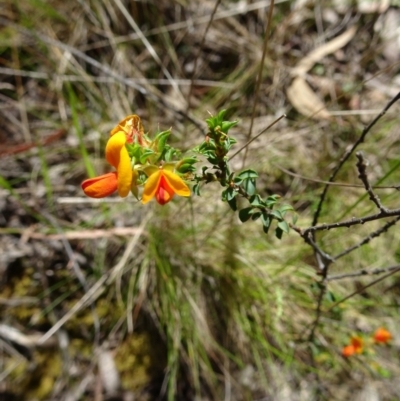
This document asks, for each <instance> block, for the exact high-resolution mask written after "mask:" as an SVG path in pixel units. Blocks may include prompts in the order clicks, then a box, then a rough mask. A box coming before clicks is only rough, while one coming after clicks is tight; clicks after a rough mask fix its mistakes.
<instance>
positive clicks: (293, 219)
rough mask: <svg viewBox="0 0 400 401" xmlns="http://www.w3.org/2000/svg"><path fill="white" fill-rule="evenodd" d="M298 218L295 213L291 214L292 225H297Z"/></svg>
mask: <svg viewBox="0 0 400 401" xmlns="http://www.w3.org/2000/svg"><path fill="white" fill-rule="evenodd" d="M298 218H299V216H298V214H297V213H295V214H293V216H292V223H293V225H295V224H296V223H297V219H298Z"/></svg>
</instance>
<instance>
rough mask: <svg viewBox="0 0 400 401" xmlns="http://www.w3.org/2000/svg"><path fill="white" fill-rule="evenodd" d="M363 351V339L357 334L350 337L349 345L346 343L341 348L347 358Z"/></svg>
mask: <svg viewBox="0 0 400 401" xmlns="http://www.w3.org/2000/svg"><path fill="white" fill-rule="evenodd" d="M362 352H363V339H362V338H361V337H358V336H354V337H351V340H350V345H346V346H345V347H343V349H342V355H343V356H344V357H345V358H348V357H350V356H352V355H354V354H361V353H362Z"/></svg>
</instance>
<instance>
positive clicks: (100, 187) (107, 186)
mask: <svg viewBox="0 0 400 401" xmlns="http://www.w3.org/2000/svg"><path fill="white" fill-rule="evenodd" d="M117 188H118V180H117V173H116V172H113V173H108V174H104V175H100V176H98V177H94V178H89V179H88V180H85V181H83V182H82V189H83V191H84V192H85V194H86V195H87V196H90V197H91V198H104V197H106V196H109V195H111V194H112V193H114V192H115V191H116V190H117Z"/></svg>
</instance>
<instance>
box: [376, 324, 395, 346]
mask: <svg viewBox="0 0 400 401" xmlns="http://www.w3.org/2000/svg"><path fill="white" fill-rule="evenodd" d="M391 339H392V335H391V334H390V332H389V331H388V330H386V329H384V328H383V327H380V328H379V329H377V330H376V331H375V334H374V341H375V342H376V343H381V344H386V343H388V342H389V341H390V340H391Z"/></svg>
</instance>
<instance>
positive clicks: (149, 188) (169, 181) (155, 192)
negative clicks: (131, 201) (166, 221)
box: [142, 169, 190, 205]
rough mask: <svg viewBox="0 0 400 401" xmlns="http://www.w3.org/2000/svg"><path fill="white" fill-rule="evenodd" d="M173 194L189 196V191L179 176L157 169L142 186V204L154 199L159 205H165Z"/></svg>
mask: <svg viewBox="0 0 400 401" xmlns="http://www.w3.org/2000/svg"><path fill="white" fill-rule="evenodd" d="M174 194H177V195H179V196H190V189H189V187H188V186H187V185H186V184H185V183H184V182H183V180H182V178H181V177H179V175H177V174H175V173H173V172H171V171H169V170H166V169H158V170H157V171H155V172H154V173H152V174H151V175H150V176H149V178H148V179H147V181H146V184H145V185H144V189H143V195H142V203H143V204H145V203H147V202H149V201H150V200H151V199H153V198H154V197H156V200H157V202H158V203H159V204H160V205H165V204H166V203H168V202H169V201H170V200H171V199H172V197H173V196H174Z"/></svg>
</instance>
